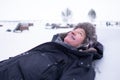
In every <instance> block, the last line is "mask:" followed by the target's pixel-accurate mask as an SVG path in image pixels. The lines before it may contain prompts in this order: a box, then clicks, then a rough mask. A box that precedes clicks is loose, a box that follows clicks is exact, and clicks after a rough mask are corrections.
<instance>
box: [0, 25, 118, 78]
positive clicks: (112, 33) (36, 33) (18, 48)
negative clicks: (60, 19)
mask: <svg viewBox="0 0 120 80" xmlns="http://www.w3.org/2000/svg"><path fill="white" fill-rule="evenodd" d="M2 24H3V27H0V60H4V59H7V58H9V57H12V56H15V55H18V54H20V53H22V52H25V51H27V50H29V49H31V48H33V47H35V46H37V45H39V44H41V43H44V42H48V41H51V39H52V36H53V35H54V34H56V33H60V32H66V31H69V30H71V29H45V25H44V24H42V23H35V24H34V26H31V27H30V28H29V30H26V31H23V32H22V33H14V32H7V31H6V30H7V29H11V30H13V29H14V28H15V27H16V25H17V23H2ZM96 30H97V35H98V40H99V41H100V42H101V43H102V44H103V45H104V57H103V58H102V59H101V60H99V61H98V62H97V65H96V68H95V70H96V72H97V75H96V80H120V76H119V74H120V62H119V60H120V50H119V48H120V42H119V41H120V37H119V35H120V27H106V26H105V25H102V26H101V25H98V26H97V27H96Z"/></svg>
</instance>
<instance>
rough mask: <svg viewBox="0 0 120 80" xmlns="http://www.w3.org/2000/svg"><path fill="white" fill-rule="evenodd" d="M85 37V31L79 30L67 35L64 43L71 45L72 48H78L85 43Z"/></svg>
mask: <svg viewBox="0 0 120 80" xmlns="http://www.w3.org/2000/svg"><path fill="white" fill-rule="evenodd" d="M85 37H86V33H85V30H84V29H82V28H77V29H74V30H72V31H70V32H69V33H68V34H67V36H66V37H65V38H64V42H65V43H67V44H70V45H71V46H74V47H78V46H80V44H82V43H83V41H84V39H85Z"/></svg>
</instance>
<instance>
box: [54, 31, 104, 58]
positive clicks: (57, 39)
mask: <svg viewBox="0 0 120 80" xmlns="http://www.w3.org/2000/svg"><path fill="white" fill-rule="evenodd" d="M67 33H68V32H67ZM67 33H58V34H55V35H54V36H53V38H52V42H56V43H58V44H61V45H63V46H65V47H67V48H69V49H71V50H75V51H79V52H81V53H83V52H84V53H93V54H94V59H100V58H102V57H103V45H102V44H101V43H100V42H98V41H96V42H95V43H92V44H91V45H90V46H89V47H86V46H85V45H86V44H83V45H82V46H80V47H79V48H75V47H73V46H71V45H69V44H66V43H64V42H63V40H64V38H65V36H66V35H67ZM91 47H93V48H95V49H96V51H92V50H88V49H89V48H91Z"/></svg>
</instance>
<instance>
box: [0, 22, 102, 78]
mask: <svg viewBox="0 0 120 80" xmlns="http://www.w3.org/2000/svg"><path fill="white" fill-rule="evenodd" d="M102 57H103V45H102V44H101V43H100V42H98V41H97V35H96V29H95V27H94V26H93V25H92V24H91V23H88V22H84V23H79V24H77V25H76V27H75V28H74V29H73V30H72V31H69V32H66V33H59V34H56V35H54V36H53V39H52V41H51V42H46V43H43V44H41V45H39V46H37V47H35V48H33V49H31V50H28V51H26V52H25V53H22V54H20V55H17V56H15V57H13V58H10V59H8V60H4V61H1V62H0V80H94V78H95V71H94V68H93V66H92V62H93V61H94V60H97V59H100V58H102Z"/></svg>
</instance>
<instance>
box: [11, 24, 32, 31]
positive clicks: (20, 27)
mask: <svg viewBox="0 0 120 80" xmlns="http://www.w3.org/2000/svg"><path fill="white" fill-rule="evenodd" d="M29 26H33V23H18V25H17V27H16V28H15V29H14V30H13V32H16V31H21V32H22V31H24V30H29Z"/></svg>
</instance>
